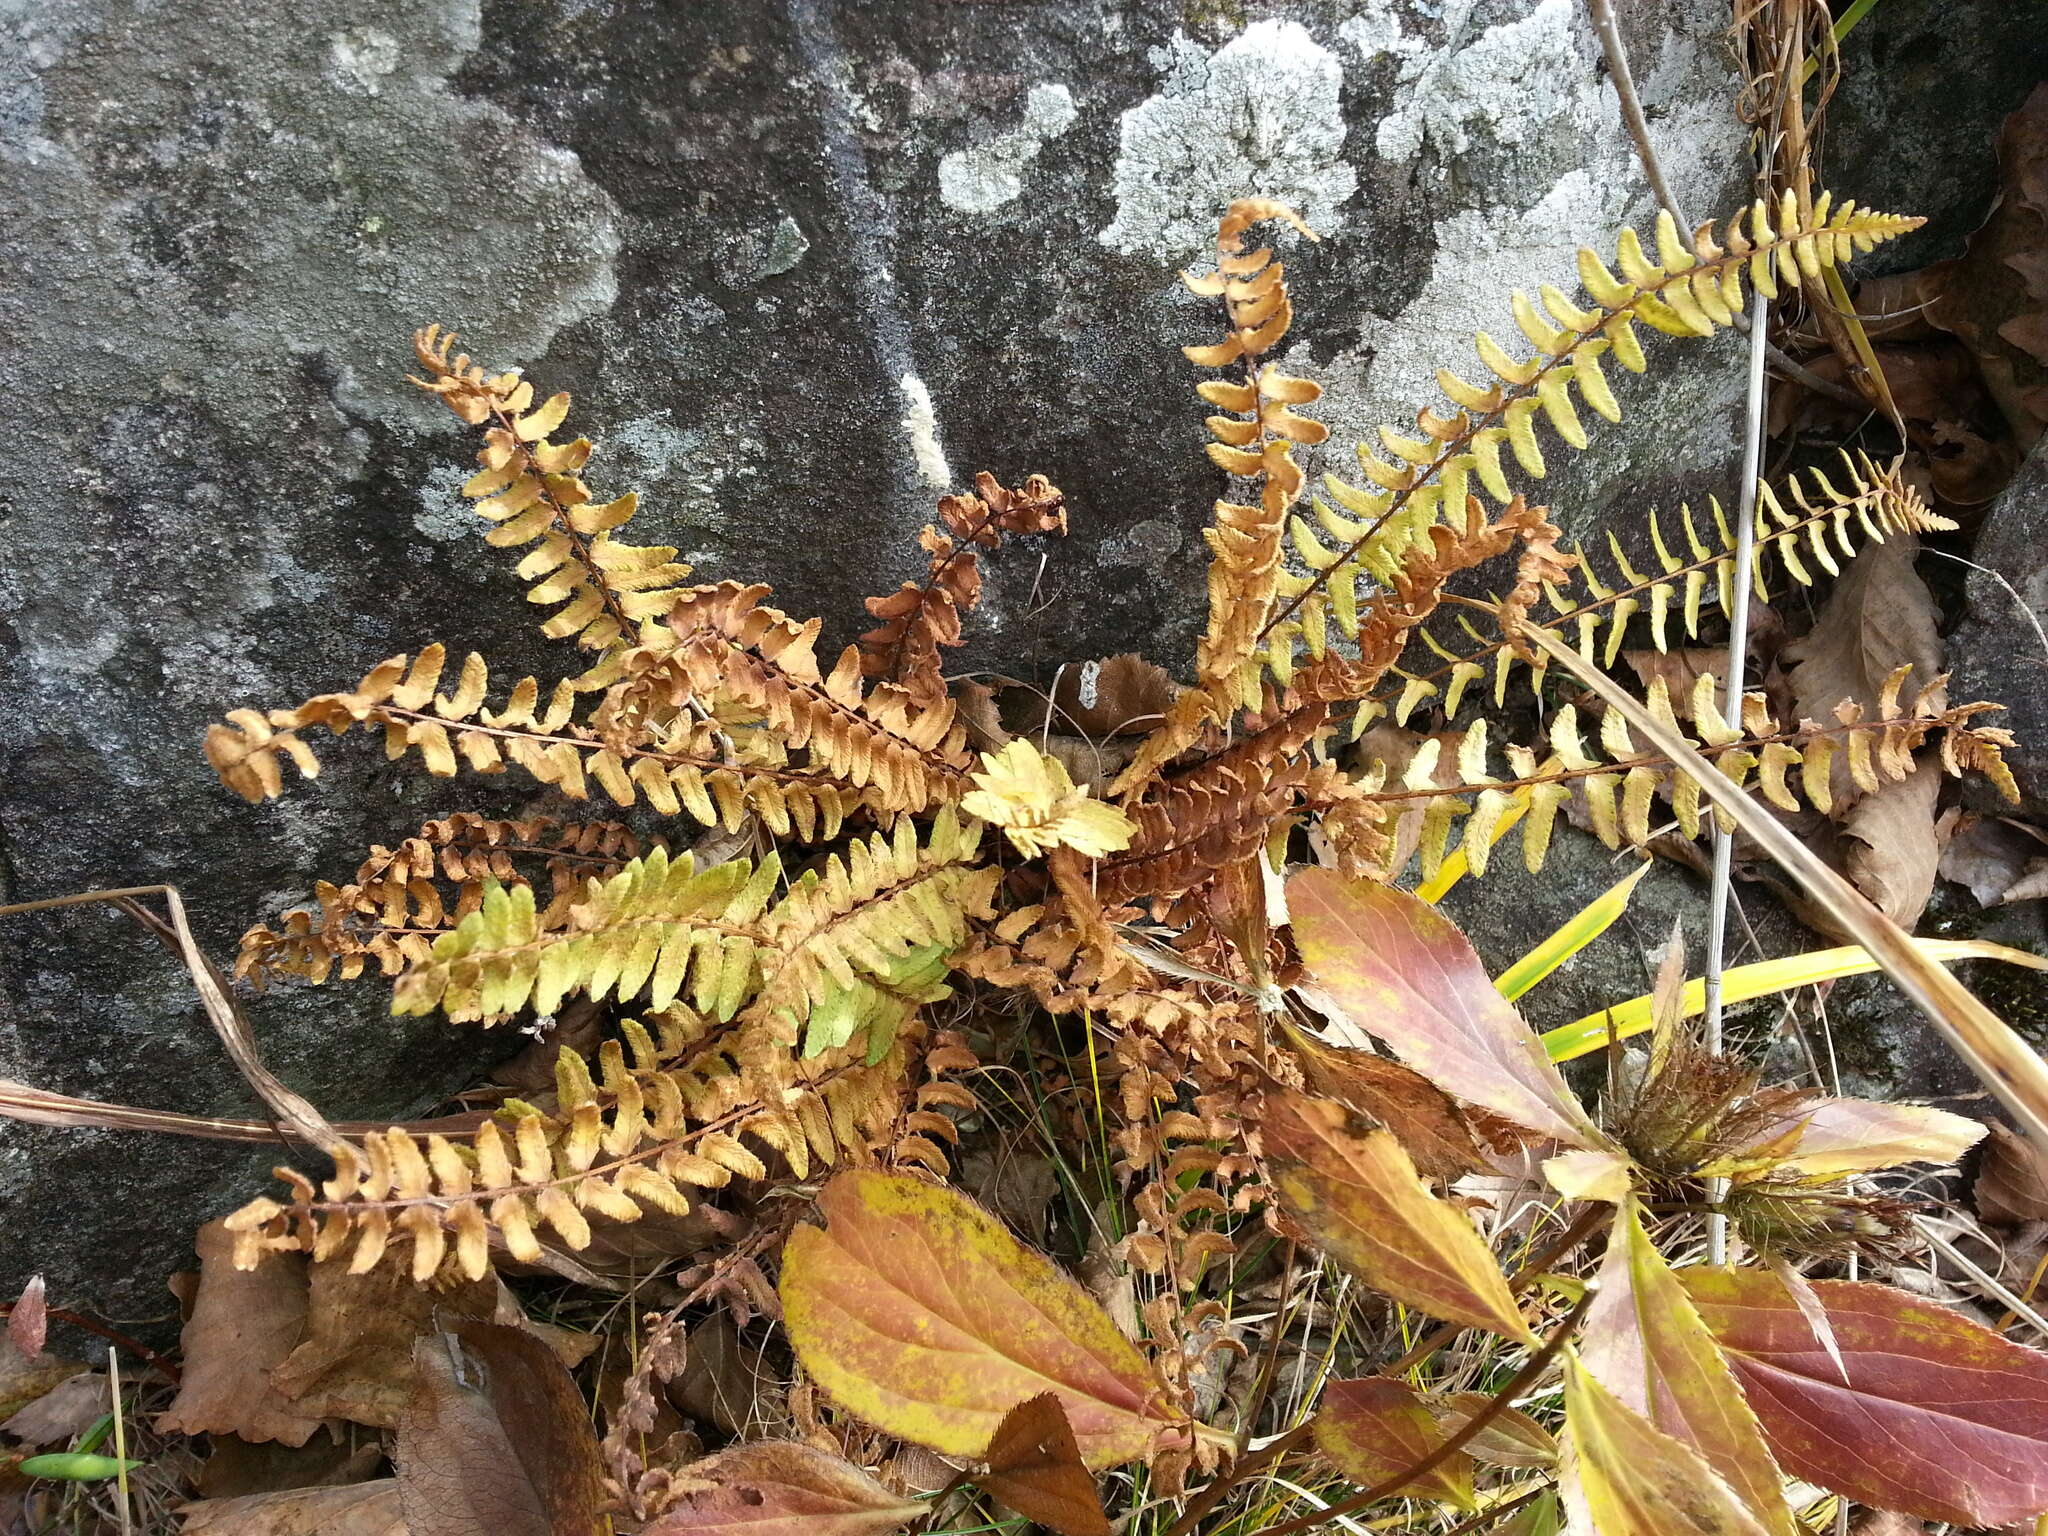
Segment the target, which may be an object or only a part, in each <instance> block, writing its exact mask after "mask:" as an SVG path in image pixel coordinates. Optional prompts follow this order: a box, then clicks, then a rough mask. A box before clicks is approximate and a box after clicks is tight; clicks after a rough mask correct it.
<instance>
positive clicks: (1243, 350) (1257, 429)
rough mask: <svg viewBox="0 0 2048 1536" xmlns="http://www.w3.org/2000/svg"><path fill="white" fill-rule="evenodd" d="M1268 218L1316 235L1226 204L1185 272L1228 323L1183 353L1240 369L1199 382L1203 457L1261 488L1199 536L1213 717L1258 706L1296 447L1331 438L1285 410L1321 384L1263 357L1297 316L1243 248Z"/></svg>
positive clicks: (1250, 206)
mask: <svg viewBox="0 0 2048 1536" xmlns="http://www.w3.org/2000/svg"><path fill="white" fill-rule="evenodd" d="M1266 220H1280V221H1284V222H1286V223H1288V224H1291V225H1293V227H1294V228H1295V229H1296V230H1297V231H1298V232H1299V233H1301V234H1303V235H1305V236H1307V237H1308V238H1309V239H1311V240H1313V239H1315V238H1316V235H1315V231H1313V230H1311V229H1310V228H1309V227H1308V225H1307V224H1306V223H1304V222H1303V221H1302V219H1301V216H1300V215H1299V214H1297V213H1295V211H1294V210H1293V209H1292V208H1289V207H1288V206H1287V205H1286V204H1284V203H1278V202H1273V201H1271V200H1269V199H1264V198H1256V199H1245V200H1242V201H1239V202H1235V203H1232V204H1231V205H1230V208H1229V211H1228V212H1226V213H1225V214H1224V216H1223V219H1222V222H1221V223H1220V224H1219V225H1218V226H1217V230H1216V271H1215V272H1214V273H1212V274H1210V275H1208V276H1206V277H1196V276H1194V275H1193V274H1192V273H1183V274H1182V280H1183V281H1184V282H1186V284H1187V285H1188V287H1189V289H1191V290H1192V291H1193V292H1195V293H1197V294H1200V295H1201V296H1203V297H1204V298H1220V299H1222V300H1223V307H1224V312H1225V314H1226V316H1227V317H1228V322H1229V325H1228V329H1227V331H1226V332H1225V335H1224V338H1223V340H1222V341H1221V342H1218V343H1216V344H1215V345H1213V346H1205V347H1185V348H1183V349H1182V350H1183V351H1185V352H1186V354H1187V356H1188V360H1189V361H1190V362H1192V363H1194V364H1196V365H1197V366H1199V367H1203V368H1235V369H1237V370H1239V373H1240V377H1239V378H1238V379H1236V380H1234V381H1233V380H1228V379H1211V380H1207V381H1205V382H1204V383H1202V384H1201V385H1199V386H1197V390H1196V392H1197V393H1198V394H1200V395H1201V397H1202V399H1203V400H1204V401H1206V402H1207V403H1208V404H1210V405H1213V406H1215V407H1217V408H1218V410H1219V412H1222V413H1225V414H1218V415H1214V416H1211V417H1209V418H1208V422H1207V425H1208V428H1209V433H1210V435H1211V437H1213V438H1214V439H1215V441H1214V442H1212V443H1210V444H1209V457H1210V458H1211V459H1212V460H1214V461H1215V462H1216V464H1217V465H1219V466H1220V467H1221V468H1223V469H1224V470H1226V471H1228V472H1229V473H1230V474H1232V475H1236V476H1239V477H1240V478H1242V479H1246V480H1249V481H1252V482H1254V483H1255V484H1256V485H1257V487H1258V492H1259V496H1258V501H1257V503H1256V504H1255V505H1254V504H1247V503H1244V502H1236V501H1218V502H1217V503H1216V520H1215V523H1214V525H1213V526H1212V527H1210V528H1207V529H1205V530H1204V531H1203V535H1202V536H1203V538H1205V539H1206V540H1207V541H1208V544H1209V549H1210V552H1211V555H1212V559H1211V561H1210V565H1209V624H1208V628H1207V629H1206V630H1205V631H1204V633H1203V636H1202V640H1201V643H1200V645H1199V646H1198V647H1197V649H1196V652H1195V676H1196V681H1197V683H1198V685H1199V686H1200V687H1201V688H1202V689H1203V690H1204V691H1205V692H1206V693H1207V694H1208V695H1209V697H1210V699H1211V700H1212V701H1213V703H1212V711H1211V712H1212V714H1214V715H1215V717H1216V718H1219V719H1220V718H1222V717H1223V716H1224V715H1227V714H1228V713H1229V712H1230V711H1231V710H1232V709H1233V708H1243V709H1254V708H1256V707H1257V706H1258V701H1259V669H1258V667H1257V665H1256V664H1255V662H1254V656H1255V653H1256V650H1257V647H1258V636H1259V634H1260V631H1261V630H1262V629H1263V628H1264V627H1265V624H1266V620H1267V618H1268V616H1269V615H1270V614H1271V612H1272V607H1273V600H1274V597H1275V595H1276V593H1277V592H1278V590H1279V588H1278V582H1279V577H1280V562H1281V544H1282V537H1281V536H1282V534H1283V532H1284V531H1285V527H1286V519H1287V513H1288V509H1289V508H1290V507H1291V506H1293V504H1294V501H1295V498H1296V497H1298V496H1299V495H1300V494H1301V490H1302V483H1303V477H1302V471H1301V467H1300V466H1299V465H1298V464H1296V463H1295V462H1294V446H1295V444H1297V443H1300V444H1303V445H1313V444H1316V443H1320V442H1322V441H1323V439H1324V438H1326V437H1328V436H1329V428H1328V427H1326V426H1324V425H1323V424H1322V423H1321V422H1319V421H1314V420H1311V419H1310V418H1309V417H1306V416H1303V415H1301V414H1300V413H1298V412H1297V411H1296V410H1295V409H1294V407H1295V406H1298V405H1308V404H1311V403H1313V402H1314V401H1315V400H1317V399H1319V398H1320V397H1321V395H1322V393H1323V390H1322V386H1321V385H1320V384H1317V383H1314V382H1313V381H1311V380H1309V379H1303V378H1296V377H1293V376H1291V375H1289V374H1284V373H1282V372H1281V371H1280V370H1279V368H1278V367H1276V366H1275V365H1274V364H1272V363H1270V362H1262V361H1261V359H1263V358H1264V357H1265V356H1266V354H1267V353H1269V352H1271V351H1272V350H1273V349H1274V348H1275V347H1277V346H1278V345H1279V344H1280V342H1281V341H1282V339H1283V338H1285V336H1286V335H1287V329H1288V326H1289V325H1290V324H1292V322H1293V318H1294V306H1293V304H1292V302H1291V301H1290V300H1289V299H1288V296H1287V284H1286V280H1285V277H1286V269H1285V268H1284V267H1283V266H1282V265H1281V264H1280V263H1279V262H1277V261H1274V260H1273V259H1272V258H1273V252H1272V250H1271V249H1270V248H1269V247H1264V246H1262V247H1260V248H1259V249H1257V250H1254V251H1247V250H1246V249H1245V236H1246V233H1247V231H1248V230H1249V229H1250V228H1251V226H1252V225H1254V224H1258V223H1261V222H1264V221H1266Z"/></svg>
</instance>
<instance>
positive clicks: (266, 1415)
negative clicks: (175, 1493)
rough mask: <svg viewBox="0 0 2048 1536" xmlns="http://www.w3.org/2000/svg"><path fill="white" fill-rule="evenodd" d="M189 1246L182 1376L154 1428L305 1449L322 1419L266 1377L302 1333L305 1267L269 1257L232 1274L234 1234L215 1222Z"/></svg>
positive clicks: (285, 1257)
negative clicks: (191, 1288) (194, 1274)
mask: <svg viewBox="0 0 2048 1536" xmlns="http://www.w3.org/2000/svg"><path fill="white" fill-rule="evenodd" d="M194 1246H195V1247H196V1248H197V1249H198V1250H199V1294H198V1296H197V1298H196V1299H195V1300H194V1302H193V1305H192V1317H191V1320H190V1321H189V1322H187V1323H186V1324H185V1329H184V1333H183V1335H182V1344H183V1351H184V1356H185V1370H184V1378H183V1380H182V1381H181V1382H180V1383H179V1386H178V1395H177V1397H176V1398H175V1399H174V1400H173V1401H172V1403H171V1406H170V1408H169V1409H168V1410H167V1411H165V1412H164V1413H163V1414H162V1415H160V1416H159V1417H158V1419H157V1421H156V1427H157V1428H158V1429H159V1430H160V1431H162V1432H164V1433H166V1434H183V1435H205V1434H222V1435H238V1436H240V1437H241V1438H242V1439H244V1440H281V1441H283V1442H284V1443H285V1444H286V1445H304V1444H305V1443H306V1441H307V1439H308V1438H310V1437H311V1435H312V1433H313V1431H314V1430H316V1429H318V1428H319V1427H320V1420H321V1418H322V1417H323V1415H322V1414H321V1413H319V1412H317V1411H313V1410H311V1409H308V1408H303V1407H300V1406H298V1405H297V1404H294V1403H293V1402H291V1401H290V1399H289V1398H287V1397H286V1396H285V1394H284V1393H282V1392H280V1391H279V1390H278V1388H277V1386H276V1384H275V1383H274V1382H273V1381H272V1380H271V1372H272V1370H273V1369H274V1368H275V1367H277V1366H278V1365H279V1364H281V1363H282V1362H283V1361H284V1359H285V1358H286V1357H287V1356H288V1355H290V1354H291V1353H292V1351H293V1350H294V1349H295V1348H296V1347H298V1345H299V1342H300V1340H301V1339H302V1338H303V1337H304V1335H305V1332H306V1261H305V1260H304V1259H303V1258H301V1257H300V1256H299V1255H297V1254H276V1255H273V1256H272V1257H270V1258H269V1259H268V1260H266V1261H265V1262H264V1263H262V1264H259V1265H258V1266H257V1267H256V1268H255V1269H249V1270H242V1269H236V1268H235V1262H234V1247H235V1240H234V1236H233V1234H231V1233H230V1232H228V1230H227V1229H226V1228H225V1227H224V1226H223V1225H222V1224H221V1223H220V1222H218V1221H210V1222H208V1223H207V1224H206V1225H205V1226H203V1227H201V1228H200V1229H199V1235H198V1238H197V1239H196V1241H195V1243H194Z"/></svg>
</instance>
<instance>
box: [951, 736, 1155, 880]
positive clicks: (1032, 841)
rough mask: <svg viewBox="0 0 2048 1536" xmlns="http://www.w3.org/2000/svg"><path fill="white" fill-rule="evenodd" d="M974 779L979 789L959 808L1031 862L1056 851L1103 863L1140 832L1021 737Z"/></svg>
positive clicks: (992, 756) (992, 755)
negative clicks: (996, 830) (996, 832)
mask: <svg viewBox="0 0 2048 1536" xmlns="http://www.w3.org/2000/svg"><path fill="white" fill-rule="evenodd" d="M973 778H974V783H975V785H976V788H975V789H974V790H972V791H971V792H969V793H968V794H967V795H965V796H963V797H962V798H961V801H960V808H961V809H962V810H963V811H965V812H966V813H967V814H968V815H970V816H976V817H979V818H980V819H981V820H983V821H986V822H988V823H990V824H991V825H994V826H998V827H1001V828H1002V829H1003V833H1004V835H1005V836H1006V837H1008V838H1009V840H1010V842H1011V843H1012V844H1013V845H1014V846H1015V847H1016V849H1017V851H1018V852H1019V853H1021V854H1023V855H1024V856H1025V857H1026V858H1027V859H1031V858H1037V857H1038V856H1039V855H1041V854H1044V853H1047V852H1049V851H1051V850H1052V849H1054V848H1072V849H1074V850H1075V851H1076V852H1077V853H1081V854H1084V855H1086V856H1087V857H1089V858H1091V859H1099V858H1102V857H1104V856H1105V855H1107V854H1111V853H1115V852H1116V851H1117V850H1118V849H1120V848H1127V847H1129V846H1130V841H1131V837H1132V835H1133V834H1134V833H1135V832H1136V830H1137V829H1136V828H1135V827H1133V826H1132V825H1131V821H1130V818H1129V817H1127V816H1125V815H1124V813H1123V812H1122V811H1120V810H1118V809H1117V808H1116V807H1115V806H1113V805H1108V804H1105V803H1104V802H1103V801H1100V800H1095V799H1091V798H1090V797H1089V794H1088V792H1087V791H1086V790H1084V789H1080V788H1078V787H1076V785H1075V784H1074V781H1073V778H1072V777H1071V776H1070V775H1069V774H1068V773H1067V769H1066V765H1065V764H1064V763H1062V762H1060V761H1059V759H1058V758H1053V757H1047V756H1046V755H1045V754H1044V753H1042V752H1040V751H1039V750H1038V748H1036V747H1035V746H1033V745H1032V744H1031V743H1030V741H1029V740H1027V739H1026V738H1024V737H1022V736H1020V737H1018V738H1017V739H1016V740H1015V741H1013V742H1011V743H1010V744H1009V745H1008V746H1007V747H1004V748H1003V749H1002V751H1000V752H988V753H984V754H982V759H981V771H980V772H979V773H976V774H975V775H974V776H973Z"/></svg>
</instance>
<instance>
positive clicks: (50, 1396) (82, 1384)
mask: <svg viewBox="0 0 2048 1536" xmlns="http://www.w3.org/2000/svg"><path fill="white" fill-rule="evenodd" d="M111 1406H112V1400H111V1399H110V1398H109V1397H108V1396H107V1378H106V1377H104V1376H102V1375H100V1374H99V1373H98V1372H97V1371H93V1372H88V1373H86V1374H85V1375H82V1376H72V1377H69V1378H67V1379H66V1380H64V1381H60V1382H59V1383H57V1385H56V1386H54V1387H52V1388H51V1389H50V1390H49V1391H48V1392H45V1393H44V1394H43V1395H42V1396H41V1397H39V1398H37V1399H36V1400H35V1401H34V1402H32V1403H30V1404H29V1405H28V1406H27V1407H26V1408H23V1409H22V1410H21V1411H20V1412H18V1413H16V1414H15V1415H14V1416H13V1417H12V1418H10V1419H8V1420H6V1421H5V1422H0V1435H12V1436H13V1437H14V1438H15V1439H17V1440H19V1441H21V1442H22V1443H23V1444H25V1445H55V1444H56V1443H57V1442H58V1441H60V1440H69V1439H70V1438H71V1437H72V1436H73V1435H79V1434H83V1433H84V1432H85V1431H86V1430H87V1429H88V1428H89V1427H91V1425H92V1423H93V1421H94V1420H95V1419H97V1418H99V1417H100V1416H101V1415H102V1414H104V1413H106V1411H107V1410H108V1409H109V1408H110V1407H111Z"/></svg>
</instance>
